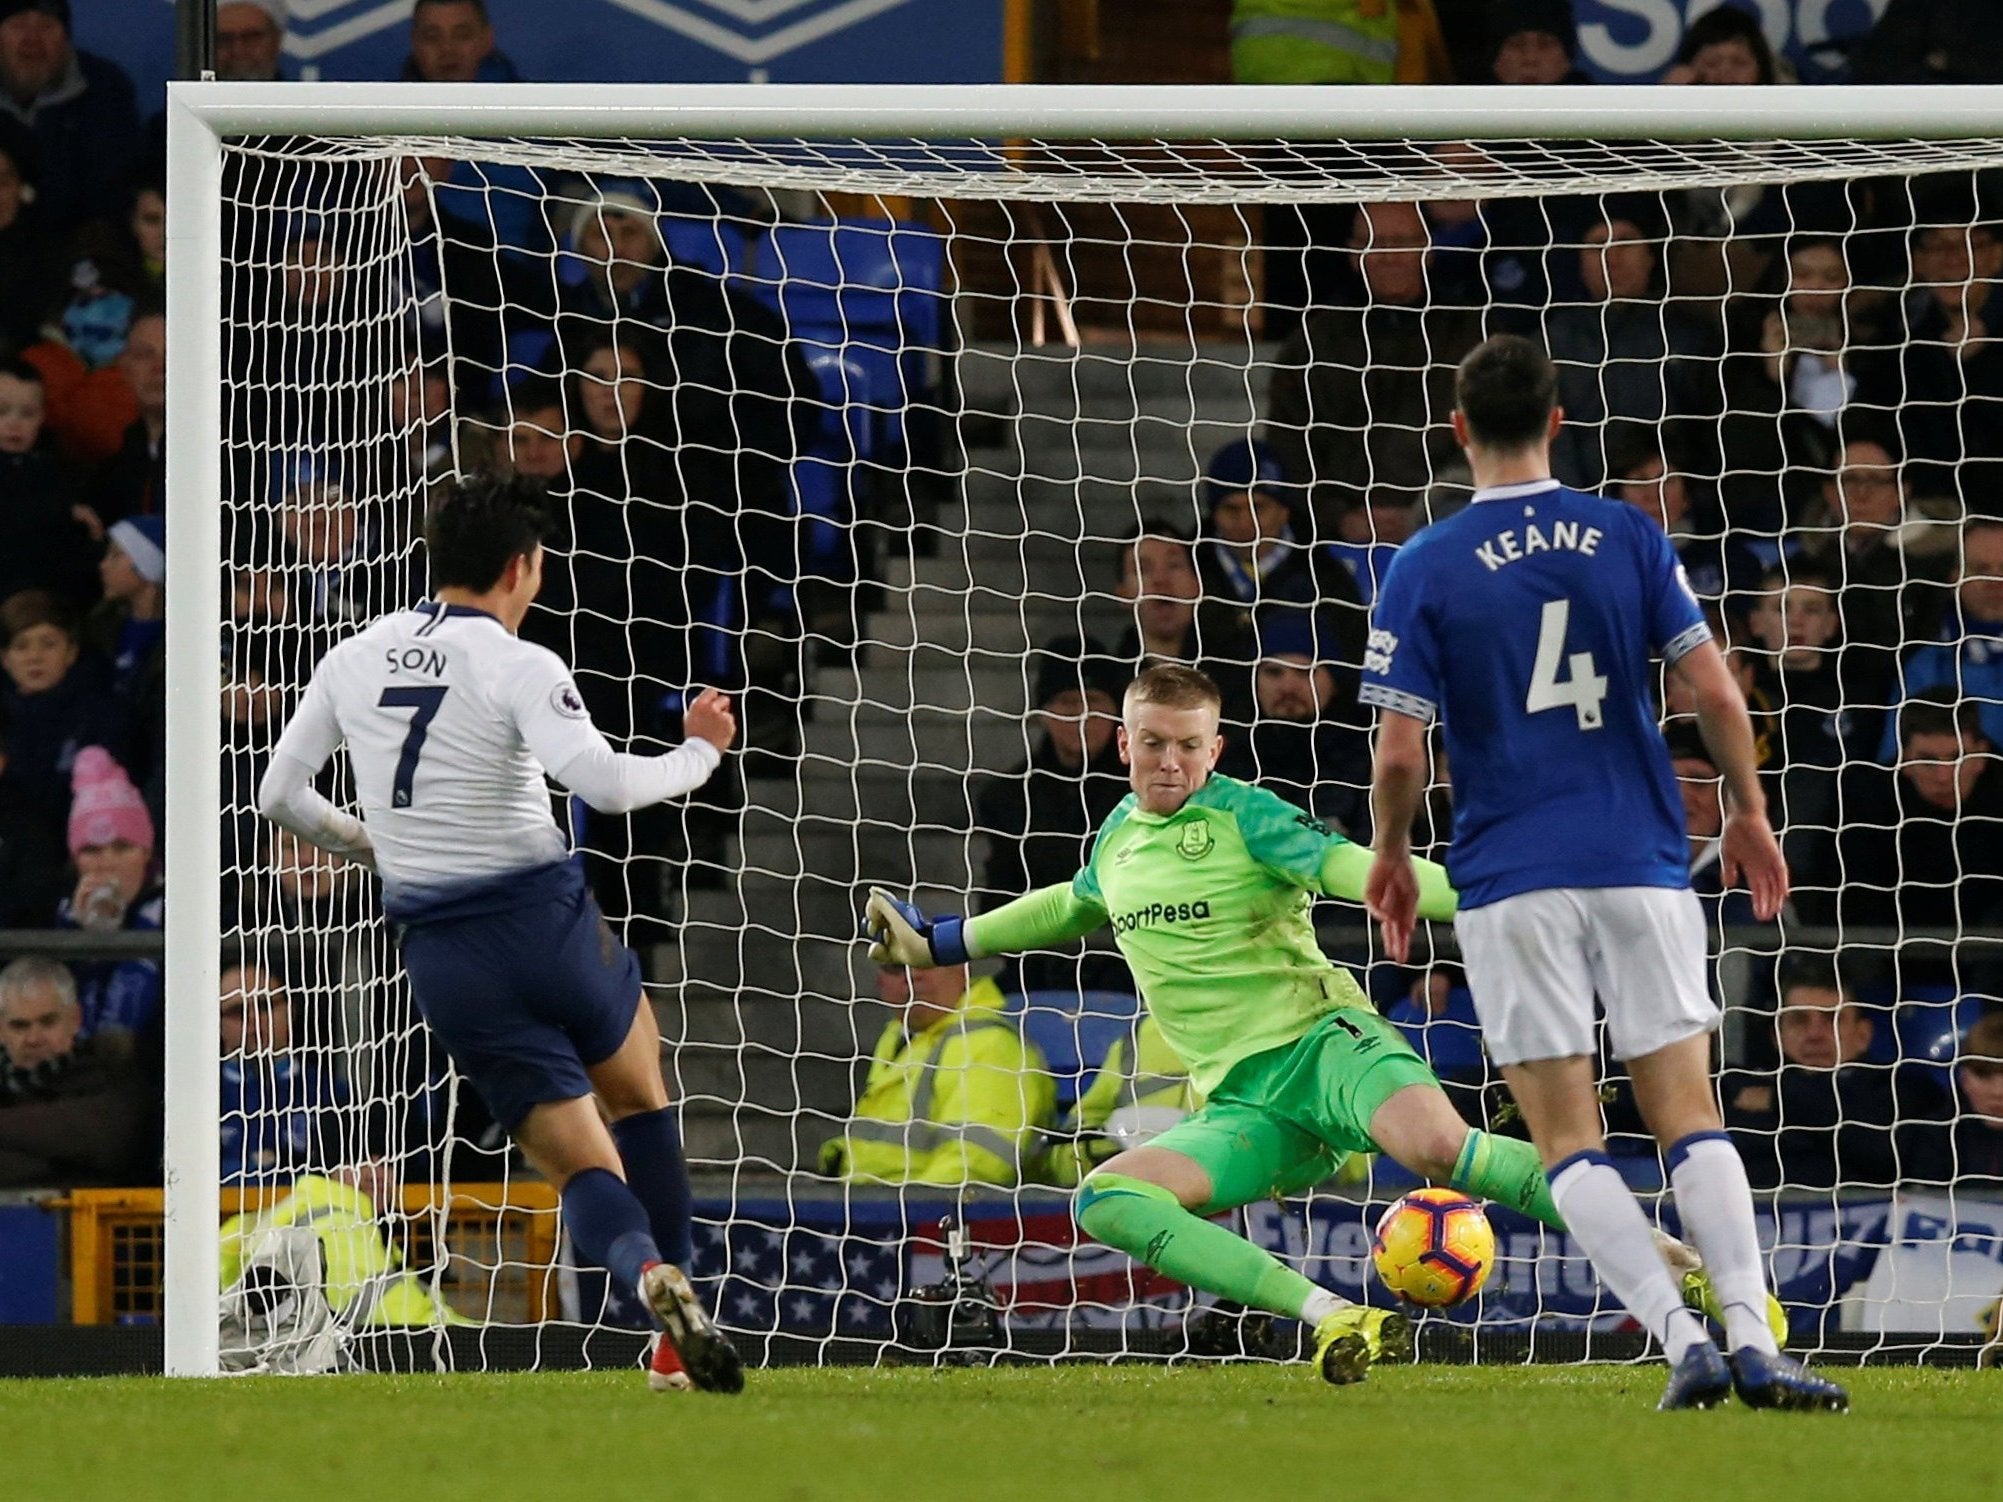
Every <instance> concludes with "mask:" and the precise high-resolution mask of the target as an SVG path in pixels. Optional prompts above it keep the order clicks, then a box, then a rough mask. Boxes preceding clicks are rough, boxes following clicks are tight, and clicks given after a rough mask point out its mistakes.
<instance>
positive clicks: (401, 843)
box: [258, 479, 744, 1392]
mask: <svg viewBox="0 0 2003 1502" xmlns="http://www.w3.org/2000/svg"><path fill="white" fill-rule="evenodd" d="M549 532H550V515H549V509H548V504H547V502H546V501H545V499H544V498H543V495H542V491H541V488H540V486H539V485H538V484H537V483H536V482H534V481H529V480H522V479H509V480H493V479H469V480H462V481H459V482H457V483H456V484H454V485H453V486H452V487H451V488H450V489H449V490H448V491H447V493H446V495H445V497H444V499H443V500H442V501H441V502H440V503H439V505H438V506H437V507H436V509H435V510H434V511H433V513H432V516H431V520H430V523H429V524H428V526H427V528H426V536H425V542H426V551H427V555H428V559H429V564H430V570H431V581H432V585H433V587H434V588H435V590H436V595H435V597H434V598H432V599H430V600H427V601H425V602H424V603H423V604H421V605H419V606H417V607H416V608H415V609H413V610H399V611H395V612H393V613H391V614H389V615H386V616H384V617H382V618H381V619H380V620H378V621H375V622H374V623H373V624H371V625H369V626H368V627H367V628H365V629H364V630H362V631H361V632H359V633H357V634H356V635H354V636H352V637H350V638H348V640H346V641H344V642H342V643H341V644H340V645H339V646H337V647H335V648H334V649H333V650H332V651H330V652H328V653H327V655H326V656H325V657H324V658H323V659H321V661H320V664H319V666H318V667H317V668H315V669H314V672H313V680H312V682H311V683H310V684H309V685H308V686H307V689H306V693H305V696H304V697H303V698H302V699H301V701H300V704H299V709H298V712H297V713H296V714H295V715H294V716H293V717H292V720H291V723H289V724H288V725H287V726H286V727H285V733H284V734H283V735H282V736H281V737H279V741H278V744H277V746H276V747H275V748H274V750H273V752H272V757H271V768H270V771H269V772H268V773H267V774H266V776H265V778H264V782H263V785H262V786H261V787H260V789H259V791H258V806H259V807H260V809H262V810H263V812H264V813H265V815H266V816H267V817H269V818H271V819H272V820H274V821H275V822H277V823H278V824H281V825H283V826H284V827H285V828H287V829H289V830H291V831H292V832H293V833H294V834H297V835H298V836H299V837H300V838H302V839H305V840H308V841H311V842H312V843H313V844H316V845H319V846H321V847H322V848H324V849H327V850H330V851H332V852H334V853H335V854H336V855H340V856H344V857H346V858H348V859H350V860H354V861H358V862H360V863H362V864H365V865H368V866H370V867H371V868H372V869H374V870H375V872H376V873H377V874H378V875H379V876H380V877H381V878H382V884H383V908H384V910H385V912H386V913H387V914H388V915H389V918H390V920H391V921H392V923H394V924H395V925H396V927H397V930H398V933H399V935H400V937H401V940H402V948H403V963H404V968H405V970H406V971H408V972H409V975H410V983H411V990H412V992H413V993H414V995H415V996H416V999H417V1006H418V1010H419V1011H420V1012H421V1013H422V1014H423V1016H424V1020H425V1022H426V1024H427V1025H428V1026H429V1027H430V1028H431V1030H432V1032H433V1033H434V1034H436V1035H437V1037H438V1039H439V1041H440V1042H441V1043H443V1044H444V1046H445V1051H446V1052H447V1053H448V1054H449V1055H450V1056H451V1058H452V1062H453V1063H454V1064H455V1065H456V1066H457V1067H458V1068H459V1070H460V1072H461V1073H462V1074H464V1075H465V1076H466V1077H467V1078H468V1079H470V1080H472V1082H473V1084H474V1085H475V1086H476V1087H477V1088H478V1089H479V1091H480V1094H481V1096H482V1097H483V1098H484V1099H485V1101H486V1102H487V1105H488V1106H489V1107H490V1108H491V1109H492V1110H493V1112H494V1115H495V1118H496V1119H497V1120H498V1121H499V1122H500V1123H501V1125H502V1126H504V1127H505V1128H507V1130H508V1131H509V1133H510V1134H511V1135H513V1137H514V1138H515V1140H516V1141H517V1142H518V1143H520V1144H521V1148H522V1151H523V1153H524V1154H525V1155H526V1156H527V1158H528V1160H529V1162H530V1163H532V1164H534V1165H535V1167H536V1168H537V1169H538V1170H539V1171H540V1172H541V1173H542V1175H543V1176H544V1177H545V1178H546V1179H548V1180H549V1181H550V1183H551V1184H552V1185H554V1186H555V1187H556V1189H557V1191H558V1193H559V1194H560V1195H561V1196H562V1200H563V1219H564V1224H565V1225H566V1226H567V1227H568V1228H569V1230H570V1234H571V1238H572V1240H573V1241H574V1242H575V1243H576V1244H577V1248H578V1251H579V1252H580V1253H582V1254H583V1255H584V1256H585V1257H587V1258H589V1259H590V1260H591V1261H592V1262H594V1263H596V1264H598V1265H599V1266H602V1267H604V1268H606V1269H608V1270H609V1271H610V1272H611V1273H612V1274H613V1276H614V1277H616V1278H618V1279H619V1280H620V1281H621V1282H622V1283H624V1284H625V1285H626V1286H627V1287H629V1288H632V1289H633V1290H635V1291H636V1292H637V1293H638V1294H639V1296H640V1299H641V1301H642V1302H643V1303H644V1304H646V1306H647V1307H648V1308H649V1309H650V1310H651V1311H652V1312H653V1314H654V1316H655V1318H656V1319H657V1320H658V1321H659V1322H660V1323H661V1326H662V1328H663V1332H664V1336H665V1338H662V1339H657V1341H656V1344H655V1348H654V1351H653V1353H652V1355H651V1356H650V1358H649V1369H648V1380H649V1383H650V1385H652V1386H653V1387H654V1388H655V1389H656V1390H664V1391H665V1390H674V1389H681V1388H687V1387H689V1386H691V1385H693V1386H696V1387H702V1388H708V1389H711V1390H714V1391H721V1392H736V1391H738V1390H739V1389H741V1388H742V1387H743V1385H744V1376H743V1367H742V1365H741V1363H740V1361H739V1359H738V1356H737V1353H736V1352H735V1351H734V1350H732V1349H731V1347H730V1344H729V1342H728V1341H726V1340H725V1339H724V1338H723V1337H722V1336H721V1335H720V1334H718V1333H717V1331H716V1329H715V1327H714V1326H713V1325H712V1324H711V1323H710V1320H709V1317H708V1315H707V1314H705V1313H704V1311H703V1309H702V1306H701V1304H700V1303H699V1302H698V1301H697V1299H696V1296H695V1293H694V1291H693V1290H692V1289H691V1288H690V1286H689V1282H688V1278H687V1277H686V1276H685V1273H684V1271H683V1270H684V1269H685V1268H686V1267H687V1266H688V1263H689V1258H690V1203H689V1201H690V1188H689V1177H688V1167H687V1164H686V1163H685V1161H684V1159H683V1156H682V1146H681V1136H680V1130H679V1127H678V1126H677V1124H676V1121H675V1115H674V1111H673V1109H672V1107H670V1105H669V1104H668V1093H667V1087H666V1085H665V1083H664V1082H663V1080H662V1078H661V1038H660V1033H659V1032H658V1031H657V1029H656V1027H655V1023H654V1014H653V1010H652V1008H651V1007H649V1006H647V1005H646V1003H645V998H644V997H643V995H642V993H641V989H640V966H639V961H638V960H637V959H636V958H635V957H634V955H633V952H632V951H631V950H630V949H628V948H627V947H626V946H625V945H623V944H621V943H620V942H619V941H618V940H617V939H616V938H615V937H614V936H613V934H612V930H611V929H610V928H609V927H607V926H606V923H605V919H604V917H603V916H602V915H601V914H600V913H599V910H598V904H597V903H596V902H594V901H593V900H592V898H591V894H590V893H589V891H588V890H586V887H585V884H584V877H583V873H582V872H581V871H580V870H579V869H578V864H577V862H576V861H575V860H574V859H573V858H572V857H571V853H570V847H569V841H568V840H567V839H566V838H565V836H564V833H563V831H562V829H561V828H560V827H559V826H558V825H557V823H556V820H555V818H554V817H553V816H552V812H551V807H550V796H549V786H548V782H547V781H546V780H545V774H547V775H548V777H551V778H554V779H555V780H556V781H557V782H558V783H560V784H562V785H563V786H564V787H565V788H567V789H569V790H570V791H571V792H573V793H575V794H577V795H578V796H579V797H581V798H583V799H584V801H585V802H586V803H588V804H590V805H591V806H592V807H593V808H595V809H599V810H602V811H604V812H606V813H624V812H627V811H629V810H632V809H635V808H643V807H646V806H647V805H649V804H653V803H659V802H662V801H664V800H665V799H669V798H675V797H679V796H681V795H682V794H684V793H688V792H691V791H693V790H694V789H696V788H698V787H700V786H701V785H702V784H703V783H704V782H705V781H706V780H707V779H708V777H709V775H710V774H711V773H712V772H714V771H715V770H716V769H717V767H718V765H719V764H720V763H721V762H722V760H723V753H724V751H725V750H726V749H728V747H729V745H730V743H731V741H732V740H733V739H734V738H735V736H736V734H737V723H736V719H735V716H734V714H733V712H732V709H731V706H730V701H729V700H728V699H727V698H725V697H724V696H723V695H722V694H719V693H717V692H715V691H714V690H709V691H706V692H704V693H703V694H701V695H700V696H698V697H697V698H696V700H695V701H694V703H693V704H691V705H690V707H689V709H688V711H687V713H686V715H685V716H684V720H683V724H684V728H685V729H686V730H687V732H688V737H689V738H688V739H687V740H686V741H684V742H683V743H682V744H681V745H680V746H677V747H676V748H675V749H674V750H672V751H670V752H669V753H668V754H666V755H665V756H630V755H626V754H623V753H621V752H617V751H614V750H613V749H612V748H611V746H610V745H608V744H607V743H606V740H605V737H604V736H603V735H601V734H600V733H599V731H598V729H597V727H596V726H594V725H593V724H592V723H591V716H590V713H589V712H588V711H587V710H586V709H585V707H584V700H583V698H582V697H581V696H580V695H579V694H578V691H577V685H576V684H575V683H573V682H572V681H571V676H570V672H569V670H568V669H567V668H565V666H564V665H563V663H562V662H561V661H559V660H558V658H557V657H556V655H555V654H554V653H552V652H550V651H548V650H547V649H545V648H543V647H539V646H535V645H533V644H532V643H529V642H525V641H523V640H521V639H520V637H518V636H517V635H516V634H515V633H516V631H517V630H518V629H519V628H520V626H521V623H522V618H523V616H525V615H526V614H527V613H528V609H529V605H530V603H531V602H532V601H533V600H534V599H535V597H536V592H537V591H538V590H539V589H540V588H541V586H542V559H543V539H544V538H545V537H547V536H548V535H549ZM343 745H345V746H346V747H347V748H348V760H349V763H350V765H351V767H352V769H353V773H354V783H355V795H356V801H357V802H358V803H359V804H360V807H361V817H360V818H359V819H358V818H356V817H354V816H353V815H351V814H348V813H346V812H344V811H343V810H341V809H339V808H336V807H335V806H334V805H333V804H332V803H330V802H329V801H328V800H327V799H326V798H325V797H323V796H322V795H321V794H320V793H319V792H318V791H316V790H315V788H314V786H313V781H314V779H315V778H316V777H317V776H318V775H319V773H320V769H321V768H322V767H323V766H324V765H325V764H326V762H327V759H328V758H329V757H330V756H332V755H333V754H334V752H335V751H336V750H337V749H338V748H339V747H341V746H343ZM608 1122H609V1123H610V1125H609V1127H608V1125H607V1123H608Z"/></svg>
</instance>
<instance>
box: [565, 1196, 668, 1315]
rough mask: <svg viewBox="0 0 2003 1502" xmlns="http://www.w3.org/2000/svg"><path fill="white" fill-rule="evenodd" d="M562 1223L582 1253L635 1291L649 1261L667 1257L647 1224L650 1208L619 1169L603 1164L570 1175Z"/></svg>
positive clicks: (583, 1256)
mask: <svg viewBox="0 0 2003 1502" xmlns="http://www.w3.org/2000/svg"><path fill="white" fill-rule="evenodd" d="M563 1223H564V1224H565V1225H566V1226H568V1227H569V1228H570V1239H571V1240H572V1241H574V1242H576V1243H577V1251H578V1255H579V1256H581V1257H582V1258H584V1260H585V1261H587V1262H590V1263H592V1264H594V1265H595V1266H598V1267H602V1268H604V1269H605V1270H606V1271H608V1272H610V1273H611V1274H612V1276H613V1277H615V1278H617V1279H619V1281H620V1282H621V1283H623V1284H624V1285H625V1286H626V1287H627V1288H630V1289H634V1290H636V1291H637V1290H638V1289H639V1286H640V1274H641V1272H642V1271H643V1270H645V1268H646V1266H647V1264H648V1263H650V1262H659V1261H661V1260H663V1259H662V1257H661V1249H660V1248H659V1247H658V1246H656V1245H655V1244H654V1237H653V1233H652V1232H651V1231H650V1230H649V1229H648V1227H647V1212H646V1211H645V1210H644V1209H642V1208H641V1205H640V1202H639V1200H637V1199H635V1198H634V1197H633V1191H632V1190H630V1189H628V1188H627V1187H626V1185H625V1184H624V1183H622V1182H621V1181H620V1178H619V1175H617V1174H616V1173H611V1172H608V1171H607V1170H605V1169H603V1168H587V1169H585V1170H584V1171H583V1172H582V1173H577V1174H572V1175H571V1177H570V1182H569V1183H567V1184H565V1185H564V1186H563Z"/></svg>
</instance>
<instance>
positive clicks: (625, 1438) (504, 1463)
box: [0, 1365, 2003, 1502]
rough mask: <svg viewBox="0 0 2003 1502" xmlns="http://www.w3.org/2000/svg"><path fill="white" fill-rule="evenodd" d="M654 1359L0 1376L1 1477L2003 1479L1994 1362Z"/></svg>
mask: <svg viewBox="0 0 2003 1502" xmlns="http://www.w3.org/2000/svg"><path fill="white" fill-rule="evenodd" d="M749 1375H750V1386H749V1387H748V1389H747V1391H746V1392H745V1394H744V1395H743V1396H742V1397H738V1398H717V1397H711V1396H707V1395H702V1394H695V1395H657V1394H654V1393H651V1392H649V1391H648V1390H647V1388H646V1384H645V1381H644V1379H643V1378H642V1377H641V1376H640V1375H639V1373H637V1372H593V1373H546V1374H509V1375H492V1376H482V1375H457V1376H347V1377H314V1378H289V1379H288V1378H249V1379H238V1380H227V1381H214V1382H187V1381H173V1382H170V1381H166V1380H164V1379H161V1378H94V1379H79V1380H65V1381H15V1382H6V1383H0V1415H5V1422H6V1429H7V1432H8V1434H9V1436H10V1439H9V1441H8V1444H7V1451H8V1454H7V1461H6V1472H7V1488H6V1495H7V1497H8V1498H9V1499H10V1502H12V1499H36V1502H40V1499H44V1498H48V1499H56V1498H62V1499H65V1502H71V1499H80V1498H106V1497H125V1498H162V1499H179V1498H190V1499H193V1498H200V1499H203V1502H212V1499H215V1498H218V1497H227V1498H234V1499H242V1502H270V1499H285V1498H294V1497H298V1498H309V1497H310V1498H314V1499H328V1498H342V1497H351V1498H356V1499H361V1498H364V1497H366V1498H371V1499H373V1498H391V1499H395V1502H448V1499H458V1498H466V1499H477V1502H496V1499H501V1502H514V1499H521V1502H529V1499H543V1498H550V1499H556V1498H573V1497H575V1498H588V1499H592V1502H598V1499H601V1498H603V1499H633V1502H637V1499H641V1498H656V1497H658V1498H670V1499H675V1502H683V1499H686V1502H708V1499H712V1498H713V1499H718V1502H724V1499H728V1502H765V1499H779V1502H795V1499H798V1502H812V1499H821V1498H830V1499H834V1498H859V1499H860V1498H867V1499H871V1502H892V1499H902V1498H906V1497H920V1498H927V1499H939V1502H984V1499H988V1498H997V1499H1000V1498H1010V1499H1015V1498H1026V1499H1037V1498H1052V1497H1070V1498H1079V1499H1090V1502H1112V1499H1121V1498H1129V1497H1131V1498H1147V1499H1150V1502H1168V1499H1182V1498H1193V1499H1206V1502H1208V1499H1235V1498H1258V1499H1261V1502H1265V1499H1270V1498H1273V1497H1281V1496H1292V1497H1327V1498H1352V1497H1370V1496H1374V1497H1379V1498H1384V1499H1387V1502H1445V1499H1455V1498H1480V1499H1482V1502H1507V1499H1511V1498H1519V1497H1522V1498H1529V1497H1537V1498H1547V1497H1548V1498H1568V1499H1569V1498H1577V1499H1580V1502H1587V1499H1599V1498H1619V1499H1652V1498H1664V1499H1669V1498H1674V1499H1678V1502H1685V1499H1693V1498H1707V1497H1709V1498H1716V1497H1730V1498H1736V1497H1746V1498H1767V1499H1778V1498H1789V1497H1812V1498H1815V1499H1816V1502H1835V1499H1847V1498H1858V1499H1871V1502H1894V1499H1897V1498H1899V1497H1901V1496H1911V1495H1924V1496H1926V1497H1927V1498H1928V1499H1930V1502H1948V1499H1957V1498H1964V1497H1966V1498H1975V1497H1984V1498H1993V1497H1997V1496H1999V1495H2003V1450H1999V1448H1998V1446H1997V1443H1996V1435H1997V1424H1998V1420H1999V1417H2003V1373H1999V1372H1993V1371H1989V1372H1974V1371H1938V1370H1911V1369H1887V1368H1875V1369H1869V1370H1864V1371H1856V1370H1852V1371H1850V1372H1848V1373H1847V1374H1846V1377H1847V1379H1848V1380H1850V1381H1851V1384H1852V1386H1851V1391H1852V1397H1853V1399H1854V1404H1855V1406H1854V1409H1853V1411H1852V1412H1851V1413H1849V1414H1847V1415H1840V1416H1839V1415H1822V1414H1773V1413H1753V1412H1749V1411H1747V1410H1745V1409H1742V1408H1739V1407H1737V1406H1735V1405H1730V1404H1728V1405H1726V1406H1725V1407H1723V1408H1721V1409H1717V1410H1714V1411H1712V1412H1709V1413H1679V1414H1658V1413H1655V1412H1654V1411H1653V1405H1654V1403H1655V1399H1656V1396H1657V1394H1658V1392H1659V1391H1660V1388H1661V1385H1662V1369H1661V1368H1660V1367H1658V1366H1648V1367H1640V1368H1630V1367H1605V1366H1601V1367H1533V1368H1520V1367H1509V1368H1501V1367H1489V1368H1469V1367H1407V1368H1401V1369H1397V1370H1388V1371H1380V1372H1378V1373H1376V1374H1374V1375H1373V1376H1372V1377H1371V1379H1370V1381H1369V1382H1367V1383H1365V1384H1363V1385H1361V1386H1358V1387H1351V1388H1346V1389H1336V1388H1329V1387H1324V1386H1322V1385H1320V1384H1318V1383H1317V1382H1315V1381H1313V1380H1311V1378H1310V1377H1309V1374H1308V1370H1307V1368H1305V1367H1303V1366H1295V1367H1272V1366H1233V1367H1228V1368H1222V1367H1214V1366H1213V1367H1197V1366H1191V1367H1179V1368H1174V1369H1164V1368H1161V1367H1143V1366H1137V1365H1132V1366H1122V1367H1117V1368H1108V1367H1096V1366H1095V1367H1085V1366H1066V1367H1061V1368H1058V1369H1055V1370H1051V1369H1044V1368H1033V1369H1032V1368H1015V1369H1004V1370H982V1371H965V1370H953V1371H941V1372H934V1371H931V1370H911V1369H904V1370H883V1371H870V1370H847V1369H835V1370H808V1369H788V1370H780V1371H769V1372H752V1373H750V1374H749Z"/></svg>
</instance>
